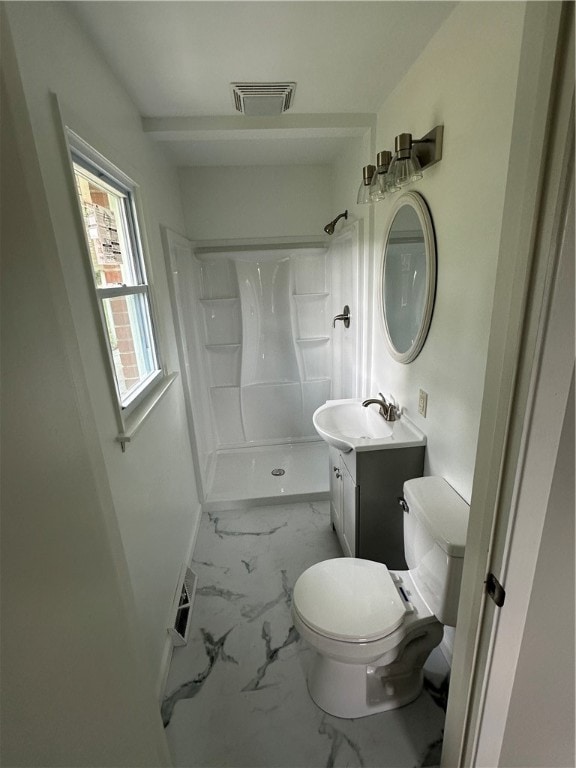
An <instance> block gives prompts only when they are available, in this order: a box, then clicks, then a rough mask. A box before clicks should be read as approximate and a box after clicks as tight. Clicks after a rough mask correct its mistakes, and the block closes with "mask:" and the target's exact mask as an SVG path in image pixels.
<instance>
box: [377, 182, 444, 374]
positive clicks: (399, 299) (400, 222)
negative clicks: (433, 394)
mask: <svg viewBox="0 0 576 768" xmlns="http://www.w3.org/2000/svg"><path fill="white" fill-rule="evenodd" d="M435 291H436V247H435V243H434V229H433V226H432V219H431V218H430V213H429V211H428V208H427V206H426V203H425V202H424V198H422V197H421V196H420V195H419V194H417V193H416V192H407V193H405V194H403V195H402V196H401V197H400V198H398V200H397V201H396V204H395V206H394V208H393V209H392V213H391V218H390V224H389V226H388V230H387V232H386V238H385V240H384V259H383V265H382V280H381V291H380V298H381V307H382V318H383V320H384V330H385V333H386V339H387V341H388V346H389V348H390V354H391V355H392V357H393V358H394V359H395V360H398V362H400V363H410V362H412V360H414V359H415V358H416V357H417V355H418V353H419V352H420V350H421V349H422V347H423V345H424V342H425V340H426V335H427V333H428V329H429V327H430V321H431V319H432V309H433V306H434V294H435Z"/></svg>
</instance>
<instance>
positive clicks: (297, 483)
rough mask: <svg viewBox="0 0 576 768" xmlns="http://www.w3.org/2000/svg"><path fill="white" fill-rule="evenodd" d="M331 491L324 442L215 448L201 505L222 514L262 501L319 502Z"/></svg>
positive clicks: (261, 502)
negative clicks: (220, 449)
mask: <svg viewBox="0 0 576 768" xmlns="http://www.w3.org/2000/svg"><path fill="white" fill-rule="evenodd" d="M276 470H284V472H283V473H281V472H277V471H276ZM328 495H329V478H328V446H327V444H326V443H325V442H323V441H322V442H303V443H291V444H286V445H266V446H259V447H257V448H237V449H233V450H222V451H217V452H216V456H215V460H214V462H213V465H212V472H211V481H210V484H209V488H208V493H207V494H206V500H205V501H204V504H203V508H204V509H205V510H206V511H208V512H222V511H224V510H226V509H238V508H242V507H249V506H254V505H258V504H263V505H264V504H275V503H278V502H300V501H320V500H322V499H327V498H328Z"/></svg>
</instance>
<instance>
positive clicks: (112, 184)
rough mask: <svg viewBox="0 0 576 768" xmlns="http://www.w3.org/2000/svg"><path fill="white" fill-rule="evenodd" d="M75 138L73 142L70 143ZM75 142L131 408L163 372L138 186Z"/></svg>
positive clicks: (78, 177)
mask: <svg viewBox="0 0 576 768" xmlns="http://www.w3.org/2000/svg"><path fill="white" fill-rule="evenodd" d="M71 143H72V142H71ZM75 144H76V142H73V143H72V147H71V151H72V161H73V167H74V180H75V183H76V191H77V194H78V200H79V203H80V210H81V213H82V219H83V222H84V228H85V231H86V240H87V243H88V250H89V255H90V265H91V268H92V276H93V278H94V285H95V288H96V296H97V298H98V303H99V308H100V314H101V317H102V322H103V325H104V331H105V337H106V342H107V345H108V351H109V356H110V361H111V368H112V373H113V374H114V381H115V385H116V392H117V395H118V402H119V405H120V407H121V409H122V410H123V412H125V413H127V412H129V411H130V410H132V409H133V408H134V407H135V406H136V405H137V404H138V403H139V402H141V400H142V399H143V398H144V397H145V395H146V394H147V393H148V392H149V391H150V389H151V388H152V386H153V385H154V384H155V383H156V382H157V380H158V379H159V378H160V377H161V376H162V369H161V365H160V361H159V355H158V347H157V342H156V337H155V332H154V323H153V319H152V312H151V306H150V295H149V286H148V282H147V279H146V269H145V265H144V259H143V255H142V247H141V243H140V237H139V230H138V221H137V217H136V210H135V207H134V199H133V192H134V185H133V184H131V182H130V180H129V179H127V178H126V177H124V175H123V174H121V173H120V172H118V171H116V169H113V168H112V167H111V166H110V165H108V164H107V163H106V161H103V160H102V158H100V157H99V156H96V154H95V153H94V152H93V151H92V153H93V157H96V159H95V160H94V159H93V157H90V156H88V154H89V153H88V152H82V151H80V150H79V149H78V148H77V147H76V146H75Z"/></svg>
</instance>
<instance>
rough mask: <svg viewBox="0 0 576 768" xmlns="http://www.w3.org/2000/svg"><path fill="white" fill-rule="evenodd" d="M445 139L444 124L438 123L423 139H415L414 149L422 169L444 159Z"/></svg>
mask: <svg viewBox="0 0 576 768" xmlns="http://www.w3.org/2000/svg"><path fill="white" fill-rule="evenodd" d="M443 139H444V126H443V125H437V126H436V127H435V128H432V130H431V131H428V133H427V134H426V135H425V136H422V138H421V139H418V140H417V141H414V142H413V144H412V150H413V152H415V153H416V157H417V158H418V161H419V163H420V167H421V168H422V170H424V169H425V168H430V166H432V165H435V164H436V163H437V162H439V161H440V160H442V141H443Z"/></svg>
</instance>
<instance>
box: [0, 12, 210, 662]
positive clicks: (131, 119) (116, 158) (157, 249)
mask: <svg viewBox="0 0 576 768" xmlns="http://www.w3.org/2000/svg"><path fill="white" fill-rule="evenodd" d="M7 16H8V20H9V24H10V29H11V32H12V35H13V39H14V47H15V51H16V58H17V63H18V67H19V73H20V76H21V78H22V85H23V90H24V95H25V99H26V109H27V110H28V112H29V118H30V121H31V124H32V130H33V141H34V144H35V146H32V145H26V146H25V147H24V151H25V153H26V154H28V153H31V154H34V153H35V152H37V153H38V160H39V168H40V174H41V176H40V175H38V174H37V175H36V176H32V177H31V178H30V179H29V182H30V184H31V185H33V186H34V188H35V190H36V192H35V194H40V190H43V192H44V193H45V195H46V199H47V201H48V207H49V217H50V218H49V221H48V222H47V226H50V227H51V228H53V232H54V236H55V239H56V247H57V251H58V257H59V269H60V270H61V274H62V279H63V281H64V285H63V288H64V290H63V291H62V294H63V300H64V301H66V302H68V301H69V305H70V310H71V317H72V322H71V323H70V324H69V326H66V327H65V328H64V329H63V333H65V334H66V343H67V344H68V345H70V348H72V347H75V348H77V349H79V352H80V361H81V363H80V365H79V366H78V368H77V369H75V370H74V375H75V377H76V378H77V379H78V380H82V381H84V383H85V384H86V386H87V388H88V393H89V397H90V406H91V408H92V410H93V415H94V419H95V423H96V425H97V430H98V432H97V438H98V442H99V450H100V451H101V453H102V455H103V458H104V462H105V476H104V477H103V478H102V479H101V482H102V483H103V484H106V485H107V486H108V487H109V489H110V491H111V494H112V499H113V504H114V508H115V511H116V515H117V519H118V523H119V526H120V531H121V534H122V543H123V549H124V553H125V557H126V560H127V563H128V568H129V572H130V577H131V581H132V588H133V591H134V597H135V600H136V607H137V611H138V617H139V630H140V635H141V638H142V642H143V644H144V651H145V661H146V670H147V671H148V672H149V673H150V674H151V675H152V676H155V677H157V676H158V674H159V671H160V664H161V657H162V653H163V651H164V648H165V641H166V620H167V618H168V612H169V608H170V604H171V601H172V598H173V594H174V590H175V587H176V582H177V577H178V572H179V569H180V567H181V564H182V561H183V560H184V559H185V557H186V555H187V552H188V548H189V543H190V541H191V536H192V534H193V531H194V530H195V526H196V522H197V517H198V514H199V509H198V502H197V497H196V488H195V482H194V479H193V470H192V457H191V450H190V444H189V438H188V433H187V423H186V414H185V410H184V403H183V397H182V384H181V381H180V380H179V379H178V380H177V381H176V383H175V384H174V385H173V386H172V387H171V388H170V389H169V390H168V392H167V393H166V395H165V396H164V398H163V399H162V401H161V402H160V403H159V404H158V405H157V407H156V409H155V410H154V411H153V413H152V414H151V415H150V416H149V417H148V419H147V421H146V422H145V423H144V425H143V426H142V427H141V429H140V430H139V432H138V433H137V435H136V437H135V439H134V442H133V443H131V444H130V445H129V446H128V448H127V450H126V453H122V452H121V449H120V446H119V444H118V443H117V442H116V441H115V437H116V435H117V431H118V425H117V423H116V416H115V410H114V407H113V405H114V395H113V393H112V391H111V387H110V382H109V378H108V377H107V375H106V365H107V362H106V360H105V357H104V354H103V351H102V344H101V341H100V336H99V333H100V329H99V327H98V320H97V316H96V312H95V307H94V300H93V297H92V288H91V285H90V281H91V277H90V275H89V270H88V269H87V264H86V257H85V245H84V241H83V235H82V232H81V228H80V227H79V223H78V217H77V213H75V205H76V201H75V200H74V194H73V187H72V185H71V179H70V174H69V170H68V168H67V166H66V155H65V150H64V146H63V142H62V132H61V129H60V126H59V116H58V114H57V111H56V109H55V106H54V101H53V98H52V95H51V94H53V93H55V94H56V95H57V97H58V101H59V104H60V107H61V109H62V113H63V116H64V119H65V121H66V123H67V124H68V125H69V126H70V127H71V128H72V129H73V130H74V131H75V132H77V133H78V134H79V135H80V136H82V137H83V138H84V139H85V140H86V141H88V143H90V144H92V145H93V146H94V147H95V148H96V149H97V150H98V151H100V152H101V153H102V154H104V155H105V156H106V157H107V158H108V159H109V160H110V161H112V162H113V163H115V164H116V165H117V166H118V167H119V168H121V169H122V170H123V171H124V172H125V173H127V174H128V175H129V176H130V177H132V178H133V179H134V181H135V182H136V183H137V184H139V185H140V195H141V200H142V208H143V213H144V230H145V236H146V240H147V242H148V246H149V248H148V251H149V253H148V255H149V258H150V271H151V279H152V283H153V285H154V291H155V298H156V306H157V308H158V310H159V311H158V314H159V326H160V335H161V342H163V343H162V347H163V350H164V352H165V357H166V360H167V364H168V368H169V369H170V370H176V369H177V366H178V360H177V354H176V346H175V340H174V332H173V325H172V318H171V313H170V305H169V298H168V290H167V284H166V273H165V267H164V259H163V253H162V244H161V238H160V224H165V225H167V226H169V227H171V228H172V229H174V230H176V231H178V230H180V231H182V229H183V221H182V216H181V206H180V198H179V187H178V182H177V177H176V173H175V171H173V170H172V169H171V168H170V167H169V166H168V165H167V163H166V161H165V160H164V157H163V155H162V154H161V152H160V150H159V149H158V148H157V147H156V146H154V145H153V144H152V142H151V141H150V140H149V139H148V137H146V136H145V135H144V134H143V132H142V128H141V122H140V117H139V115H138V113H137V112H136V110H135V109H134V107H133V105H132V104H131V102H130V101H129V99H128V97H127V95H126V94H125V92H124V91H123V89H122V87H121V86H120V85H119V83H118V82H117V81H116V79H115V77H114V76H113V74H112V73H111V71H110V70H109V69H108V67H107V65H106V64H105V63H104V61H103V60H102V59H101V57H100V55H99V54H98V52H97V51H95V49H94V48H93V47H92V45H91V43H90V41H89V39H88V38H87V37H86V36H85V35H84V34H83V32H82V30H81V29H80V27H79V26H78V24H77V22H76V20H75V18H74V16H73V15H72V14H71V13H70V10H69V8H67V7H66V4H65V3H12V4H8V5H7ZM22 119H23V120H25V119H26V117H25V115H22ZM19 133H20V139H21V141H24V139H23V134H22V132H21V131H20V130H19ZM43 234H44V233H42V232H41V233H40V236H42V235H43ZM23 301H24V302H26V301H27V299H26V297H25V296H24V297H23ZM30 311H36V310H35V309H34V307H33V306H32V305H31V306H30ZM38 320H39V322H42V317H41V315H40V316H39V318H38ZM59 418H60V417H58V418H56V417H54V423H53V428H54V431H55V433H56V434H58V431H59V430H60V428H61V424H60V420H59ZM86 663H89V662H88V661H87V662H86Z"/></svg>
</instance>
